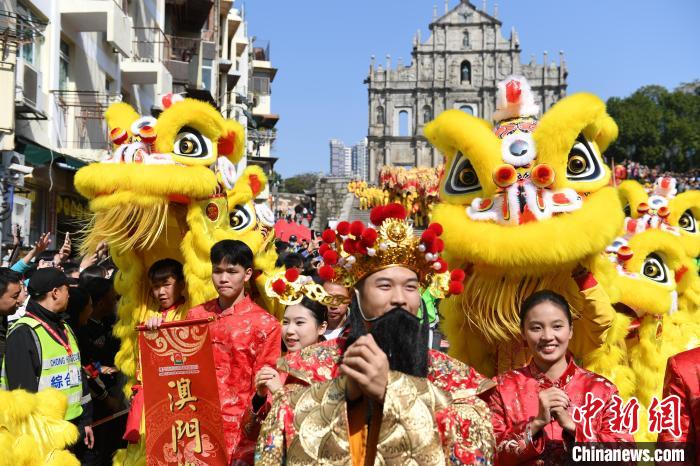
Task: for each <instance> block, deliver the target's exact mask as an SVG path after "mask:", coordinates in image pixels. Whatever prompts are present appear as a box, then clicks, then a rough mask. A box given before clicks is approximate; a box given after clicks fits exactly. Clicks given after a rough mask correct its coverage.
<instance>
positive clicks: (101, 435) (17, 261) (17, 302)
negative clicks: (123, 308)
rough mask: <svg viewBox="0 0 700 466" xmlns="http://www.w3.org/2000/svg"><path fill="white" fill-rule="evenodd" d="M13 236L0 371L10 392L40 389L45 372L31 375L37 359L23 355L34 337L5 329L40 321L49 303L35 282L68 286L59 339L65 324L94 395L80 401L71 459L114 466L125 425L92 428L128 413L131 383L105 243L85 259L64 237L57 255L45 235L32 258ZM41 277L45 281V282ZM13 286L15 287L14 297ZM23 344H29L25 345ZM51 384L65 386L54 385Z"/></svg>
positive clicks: (6, 260)
mask: <svg viewBox="0 0 700 466" xmlns="http://www.w3.org/2000/svg"><path fill="white" fill-rule="evenodd" d="M13 233H14V241H13V244H11V245H9V246H8V248H7V249H6V252H5V254H4V256H3V263H2V268H0V301H3V303H4V304H3V305H2V306H0V366H4V369H5V370H6V372H7V381H8V387H7V388H9V389H15V388H24V389H27V390H29V391H35V390H36V389H37V387H33V386H32V384H35V382H36V380H38V376H37V374H36V373H35V372H36V370H39V371H41V370H42V369H41V364H39V367H38V368H37V367H34V366H35V365H36V362H33V359H36V358H37V356H36V355H35V354H34V353H33V351H31V350H30V351H29V352H27V351H26V347H29V348H33V347H34V339H33V337H32V335H31V332H28V331H25V332H20V330H24V328H23V327H18V329H17V331H16V332H13V333H12V335H11V337H8V329H10V328H11V327H12V325H13V323H15V322H16V321H17V320H19V319H20V318H22V317H23V316H25V315H27V313H28V312H29V313H31V314H30V315H34V314H36V315H39V316H40V315H42V314H40V313H41V311H42V310H45V309H44V307H42V305H39V303H41V302H43V301H41V299H44V296H37V295H32V294H31V292H32V288H31V287H29V285H30V284H31V283H32V279H33V278H34V279H35V280H34V281H35V282H39V281H42V280H43V281H44V282H45V283H47V284H49V285H52V284H54V285H55V284H57V283H58V282H57V281H56V280H58V281H59V282H61V283H63V281H65V284H66V285H68V296H67V298H68V299H67V302H63V303H54V304H57V306H58V307H56V309H62V311H63V312H59V314H60V317H59V318H57V319H56V321H55V323H56V324H57V328H58V329H60V330H61V331H62V332H66V330H65V324H67V325H69V326H70V328H71V330H72V334H73V335H75V338H76V340H77V345H78V348H79V350H80V359H81V361H80V365H81V366H82V368H83V374H82V380H83V388H84V395H87V393H89V394H90V395H91V396H90V397H87V396H83V401H84V402H83V404H82V408H83V410H82V414H80V416H79V417H78V418H76V419H74V420H73V421H72V422H74V424H76V426H77V427H78V429H79V431H80V438H81V442H79V443H78V444H77V445H76V446H75V447H74V453H75V454H76V455H77V456H78V458H79V459H80V460H81V462H82V463H83V464H109V463H110V462H111V457H112V455H113V453H114V452H115V451H116V449H117V448H119V447H121V446H123V442H122V441H121V438H122V435H123V431H124V424H125V420H126V419H125V418H117V419H115V420H114V421H112V422H109V423H105V424H103V425H100V426H99V427H95V428H94V429H93V428H92V427H91V425H92V423H93V422H94V421H96V420H99V419H103V418H107V417H109V416H112V415H114V414H117V413H119V412H122V411H125V410H126V409H127V407H128V400H127V399H126V398H125V396H124V395H123V388H124V384H125V382H126V378H125V377H124V376H123V375H122V374H121V372H120V371H119V370H118V368H117V367H115V362H114V359H115V356H116V353H117V351H118V349H119V339H118V338H116V337H115V336H114V335H113V334H112V329H113V327H114V324H115V323H116V321H117V303H118V299H119V296H118V295H117V293H116V291H115V289H114V285H113V277H114V275H115V272H116V267H115V265H114V263H113V262H112V260H111V258H110V257H109V253H108V250H107V246H106V244H104V243H103V244H101V245H100V246H99V247H98V248H97V250H96V251H95V252H94V253H92V254H89V255H86V256H84V257H80V256H78V255H77V254H76V251H75V250H74V248H73V243H72V240H71V237H70V235H66V236H65V240H64V242H63V244H62V245H61V247H60V248H58V249H53V248H51V243H52V240H51V235H50V234H49V233H44V234H42V235H40V237H39V239H38V241H36V242H35V243H34V244H33V245H32V247H31V248H29V250H28V251H24V250H23V248H22V247H21V245H22V238H21V231H20V230H19V229H18V228H15V229H14V232H13ZM38 271H41V272H40V273H38ZM52 274H53V278H49V279H47V278H46V277H44V275H45V276H47V277H52ZM38 275H42V277H41V280H39V278H38ZM56 276H58V277H59V278H56ZM47 280H48V281H47ZM49 282H50V283H49ZM14 283H16V284H17V285H18V286H17V290H18V292H16V293H15V288H14V285H13V284H14ZM34 287H35V288H36V284H35V285H34ZM30 298H31V299H30ZM43 315H45V316H48V317H49V318H48V319H45V321H47V322H48V321H49V319H50V318H51V317H52V314H51V313H46V314H43ZM23 333H26V337H23ZM65 335H66V336H67V333H65ZM22 338H24V339H26V340H27V341H26V342H23V341H22ZM11 339H12V340H11ZM24 343H26V344H24ZM25 359H26V361H25ZM8 361H11V362H12V364H8ZM53 383H55V384H59V383H62V381H59V380H58V379H56V380H55V381H54V382H53ZM66 383H67V382H66ZM56 388H59V387H58V386H56ZM38 389H41V388H40V387H38Z"/></svg>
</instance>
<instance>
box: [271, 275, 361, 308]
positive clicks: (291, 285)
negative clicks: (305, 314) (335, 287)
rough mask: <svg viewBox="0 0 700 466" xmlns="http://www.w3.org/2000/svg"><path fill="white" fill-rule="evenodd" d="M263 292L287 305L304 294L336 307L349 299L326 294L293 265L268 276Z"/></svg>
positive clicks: (297, 300) (298, 301) (298, 299)
mask: <svg viewBox="0 0 700 466" xmlns="http://www.w3.org/2000/svg"><path fill="white" fill-rule="evenodd" d="M265 292H266V293H267V295H268V296H270V297H271V298H275V299H276V300H278V301H279V302H280V303H282V304H284V305H287V306H292V305H294V304H299V303H300V302H301V300H302V299H303V298H304V296H306V297H307V298H309V299H313V300H314V301H317V302H319V303H321V304H323V305H324V306H331V307H337V306H339V305H341V304H346V303H348V302H349V301H350V300H349V298H347V297H346V296H342V295H330V294H328V293H327V292H326V290H324V289H323V287H322V286H321V285H319V284H318V283H315V282H314V281H313V279H312V278H311V277H309V276H306V275H301V273H300V272H299V269H297V268H294V267H292V268H289V269H287V270H286V271H284V272H278V273H276V274H275V275H273V276H271V277H270V278H268V279H267V281H266V282H265Z"/></svg>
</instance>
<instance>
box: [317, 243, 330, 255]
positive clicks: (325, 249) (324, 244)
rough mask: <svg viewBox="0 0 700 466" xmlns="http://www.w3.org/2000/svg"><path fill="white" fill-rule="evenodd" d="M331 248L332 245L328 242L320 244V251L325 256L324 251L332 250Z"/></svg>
mask: <svg viewBox="0 0 700 466" xmlns="http://www.w3.org/2000/svg"><path fill="white" fill-rule="evenodd" d="M330 250H331V247H330V246H328V245H327V244H326V243H323V244H322V245H320V246H319V247H318V253H319V254H320V255H321V256H323V253H325V252H326V251H330Z"/></svg>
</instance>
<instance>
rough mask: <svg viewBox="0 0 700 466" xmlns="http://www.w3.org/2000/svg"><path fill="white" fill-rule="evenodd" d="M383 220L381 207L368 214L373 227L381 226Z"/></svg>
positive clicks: (382, 208) (382, 207)
mask: <svg viewBox="0 0 700 466" xmlns="http://www.w3.org/2000/svg"><path fill="white" fill-rule="evenodd" d="M384 218H385V217H384V206H383V205H380V206H377V207H375V208H374V209H372V210H370V212H369V221H370V222H372V224H373V225H377V226H379V225H381V224H382V222H383V221H384Z"/></svg>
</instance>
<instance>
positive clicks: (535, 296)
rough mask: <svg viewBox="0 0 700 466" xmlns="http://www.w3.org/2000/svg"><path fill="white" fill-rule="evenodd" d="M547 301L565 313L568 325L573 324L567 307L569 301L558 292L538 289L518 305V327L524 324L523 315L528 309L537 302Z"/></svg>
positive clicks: (525, 314)
mask: <svg viewBox="0 0 700 466" xmlns="http://www.w3.org/2000/svg"><path fill="white" fill-rule="evenodd" d="M547 302H548V303H552V304H553V305H554V306H556V307H558V308H559V309H561V310H562V312H564V314H566V320H568V321H569V327H571V326H572V325H573V317H571V309H570V308H569V303H568V302H567V301H566V299H565V298H564V297H563V296H562V295H560V294H559V293H555V292H554V291H552V290H540V291H536V292H534V293H532V294H531V295H530V296H528V297H527V298H526V299H525V301H523V304H522V306H521V307H520V328H523V327H524V326H525V317H527V313H528V312H529V311H530V309H532V308H533V307H535V306H537V305H538V304H542V303H547Z"/></svg>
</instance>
